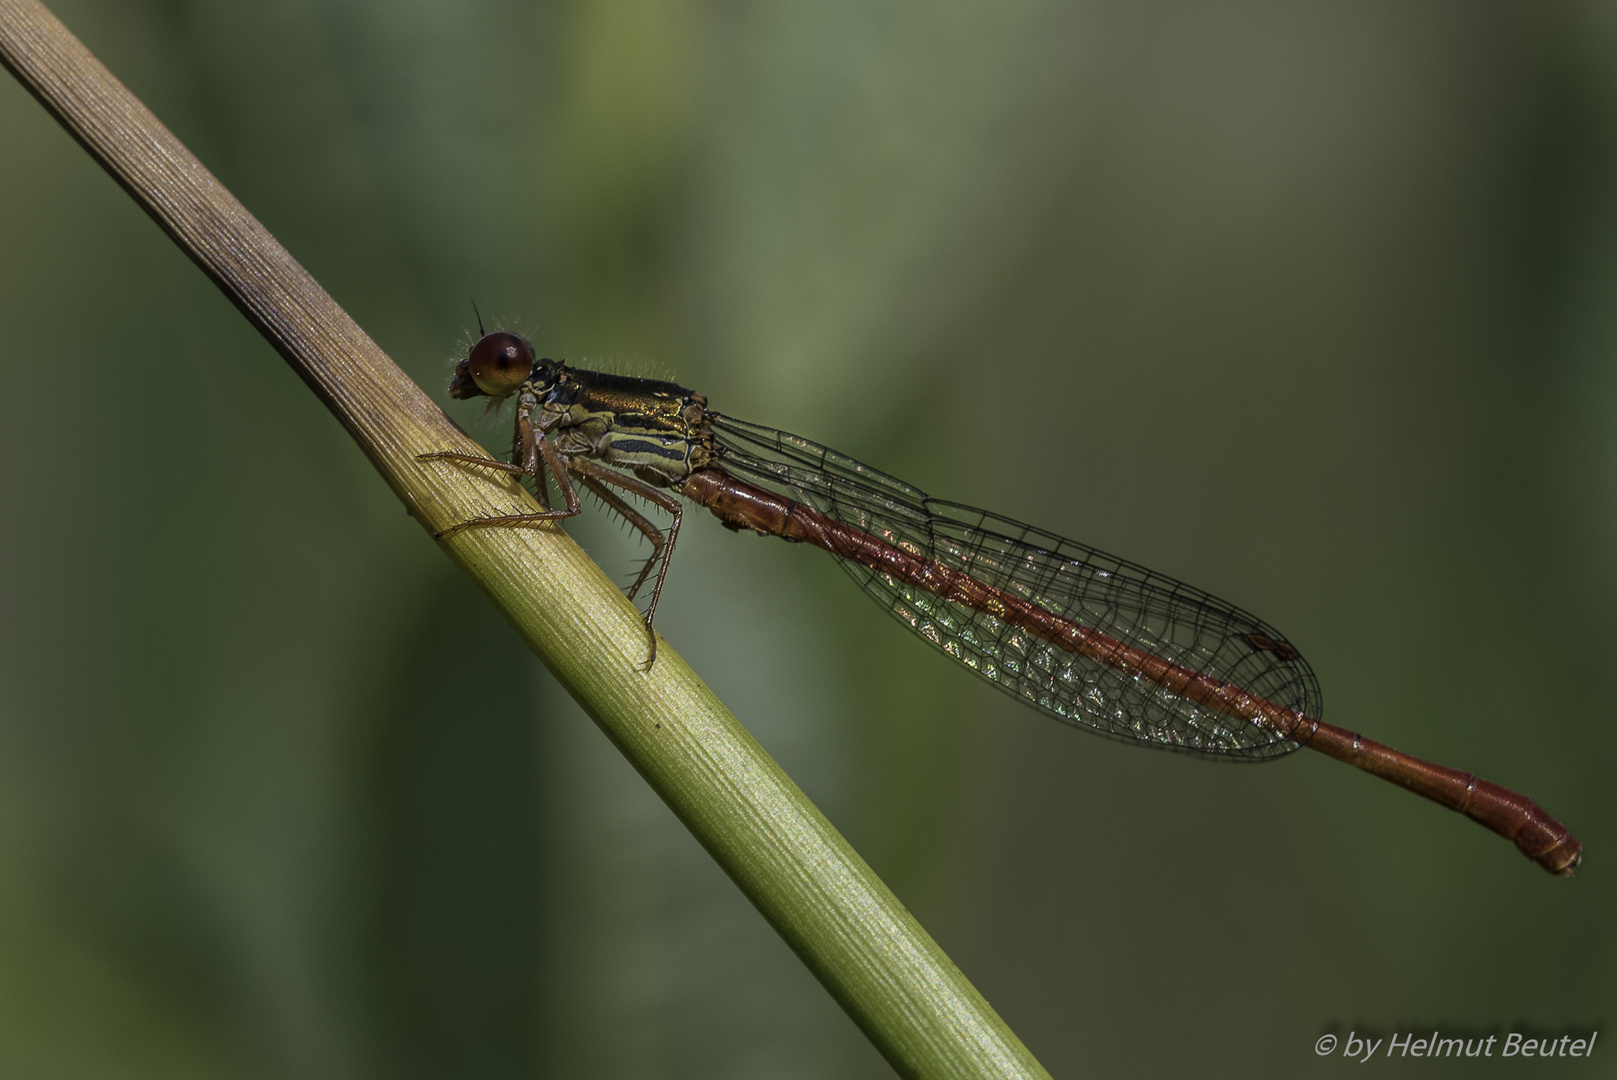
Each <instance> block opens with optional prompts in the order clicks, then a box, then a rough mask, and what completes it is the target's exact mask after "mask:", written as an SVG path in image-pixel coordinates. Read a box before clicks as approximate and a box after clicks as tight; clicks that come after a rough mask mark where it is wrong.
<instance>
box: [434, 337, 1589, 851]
mask: <svg viewBox="0 0 1617 1080" xmlns="http://www.w3.org/2000/svg"><path fill="white" fill-rule="evenodd" d="M449 393H450V396H451V397H454V398H461V399H464V398H472V397H480V396H488V397H492V398H495V399H501V400H503V399H506V398H512V397H514V398H515V402H516V427H515V431H514V433H513V439H512V449H511V460H510V461H509V462H502V461H494V460H491V459H486V458H479V457H474V456H471V455H467V454H457V453H440V454H428V455H425V457H426V458H430V459H436V460H445V461H454V462H460V463H464V464H468V465H474V466H482V467H487V468H493V469H499V470H501V471H504V472H508V473H513V474H517V475H524V476H532V477H533V478H534V479H535V494H536V496H537V498H538V499H539V502H540V504H541V506H542V507H543V509H542V510H540V511H539V512H537V513H532V514H513V515H506V516H500V517H488V518H478V519H474V520H471V521H465V522H462V523H460V524H459V525H455V526H453V527H451V528H449V529H447V530H445V531H444V532H443V533H440V534H439V535H440V536H445V535H448V534H450V533H454V532H457V531H459V530H461V529H467V528H473V527H491V526H494V527H508V526H524V525H530V524H533V523H536V522H543V521H553V520H556V519H559V518H566V517H571V516H573V515H575V514H577V513H578V512H579V509H580V501H579V496H578V488H583V489H584V490H586V491H589V492H590V493H592V494H594V495H596V496H597V497H599V498H600V499H601V501H602V502H603V503H604V504H605V505H606V506H607V507H608V508H609V509H610V510H612V511H613V512H614V513H616V514H618V515H620V516H621V517H622V518H623V519H624V520H626V521H628V522H629V524H630V525H632V526H633V527H634V528H635V529H636V530H638V531H639V532H640V534H641V535H642V536H644V537H645V538H646V540H647V541H648V542H649V543H650V544H651V548H652V552H651V556H650V558H648V559H647V561H646V564H645V566H644V567H643V568H642V569H641V571H640V573H639V575H638V576H637V577H636V579H635V581H634V583H633V584H632V585H631V586H630V587H629V589H628V590H627V591H628V594H629V597H630V598H631V599H633V598H634V596H635V595H637V594H638V593H639V591H640V589H641V588H642V587H644V585H645V584H646V582H647V580H648V578H650V575H651V573H652V571H653V570H655V571H656V577H655V580H654V582H653V584H652V589H651V597H650V600H649V602H648V604H647V608H646V613H645V625H646V629H647V636H648V638H649V640H650V646H649V649H648V659H647V661H646V665H647V667H648V668H649V666H650V665H651V663H652V662H654V660H655V658H656V635H655V633H653V632H652V631H651V625H652V620H653V618H654V616H655V614H656V610H657V601H658V599H659V598H660V596H661V595H662V587H663V583H664V581H665V579H666V578H667V574H668V567H669V562H670V560H671V557H672V555H673V552H674V547H675V543H676V541H677V540H678V537H679V530H680V525H681V523H682V522H683V520H684V515H683V504H682V502H681V501H680V500H681V498H684V499H686V500H689V501H690V502H693V503H695V504H697V505H699V506H703V507H706V508H707V509H708V510H709V511H711V512H712V513H713V514H714V516H716V517H717V518H718V519H719V520H720V522H722V523H723V524H724V525H725V526H726V527H728V528H730V529H734V530H737V531H741V530H747V531H751V532H756V533H759V534H762V535H765V536H778V537H780V538H782V539H785V540H792V541H797V542H800V543H803V544H807V545H810V546H813V547H817V548H820V549H821V550H824V551H827V552H830V553H831V554H833V555H835V556H836V557H837V558H838V559H839V560H840V561H841V563H842V566H843V567H844V568H845V569H846V570H847V571H848V572H849V574H850V575H851V576H852V577H853V578H854V580H855V581H857V582H858V583H859V585H860V586H861V587H862V588H863V589H864V590H865V591H866V592H867V593H869V594H870V595H871V596H872V597H874V598H875V599H876V600H877V602H879V603H880V604H881V605H882V606H883V607H884V608H886V609H887V610H888V611H889V612H890V613H892V614H893V615H894V616H896V617H897V618H898V619H899V620H900V621H901V622H903V623H904V624H905V625H906V626H907V627H909V628H910V629H911V630H913V631H914V632H915V633H916V634H917V635H919V636H920V637H921V638H922V639H923V640H925V641H927V642H928V643H929V644H931V645H932V646H933V647H935V648H937V649H938V650H940V651H942V652H943V653H945V654H946V655H948V656H949V657H951V658H952V659H954V660H955V661H957V662H959V663H960V664H962V665H964V666H965V667H966V668H967V669H969V670H970V671H972V672H973V673H975V674H976V675H978V676H980V677H981V678H983V679H985V680H987V681H988V682H990V683H992V684H993V685H994V686H996V687H998V688H999V689H1001V690H1003V691H1005V692H1006V693H1009V694H1011V695H1012V696H1014V697H1016V698H1017V699H1018V700H1020V701H1022V702H1023V703H1024V704H1027V705H1029V706H1031V707H1033V708H1035V709H1038V710H1039V711H1040V712H1043V713H1045V714H1047V715H1049V716H1052V717H1054V718H1055V719H1057V720H1060V721H1062V722H1063V723H1067V724H1071V725H1073V726H1075V727H1082V728H1085V729H1087V730H1090V731H1094V732H1097V733H1099V734H1102V735H1106V736H1109V737H1111V738H1116V739H1123V740H1126V741H1130V742H1133V743H1135V744H1138V745H1144V746H1154V747H1160V748H1165V749H1171V750H1180V751H1185V752H1188V753H1194V754H1201V755H1205V756H1209V757H1216V758H1221V759H1224V760H1248V761H1262V760H1269V759H1272V758H1275V757H1279V756H1281V755H1284V754H1287V753H1289V752H1291V751H1293V750H1296V749H1298V748H1299V747H1303V746H1307V747H1310V748H1312V749H1314V750H1318V751H1321V752H1323V753H1325V754H1327V755H1329V756H1331V757H1334V758H1337V759H1338V760H1341V761H1345V762H1348V763H1349V764H1352V765H1355V766H1357V767H1358V768H1361V769H1364V770H1365V771H1367V772H1370V773H1373V774H1375V775H1377V776H1381V777H1383V778H1384V779H1387V780H1391V781H1392V782H1393V783H1396V784H1398V785H1400V786H1402V787H1405V788H1407V789H1409V790H1411V791H1414V792H1416V793H1417V794H1420V795H1424V796H1426V797H1427V798H1430V799H1433V800H1434V801H1436V802H1439V803H1442V804H1443V805H1445V806H1448V807H1450V808H1451V809H1454V810H1458V811H1460V812H1461V813H1464V814H1465V815H1467V816H1468V817H1470V818H1471V819H1472V820H1474V821H1477V822H1479V823H1481V824H1483V825H1485V826H1487V827H1488V828H1490V829H1492V830H1493V831H1495V832H1497V833H1499V834H1500V835H1502V836H1505V837H1506V838H1508V839H1510V840H1512V841H1513V842H1514V843H1515V844H1516V846H1517V848H1518V849H1519V850H1520V851H1521V852H1522V853H1523V854H1524V855H1526V856H1527V857H1528V858H1530V859H1533V860H1534V861H1536V862H1538V863H1539V864H1540V865H1542V866H1543V867H1544V868H1545V869H1547V870H1549V871H1550V872H1552V873H1556V874H1569V873H1571V872H1572V870H1573V868H1575V867H1576V866H1577V864H1578V861H1579V859H1580V851H1581V845H1580V844H1579V843H1578V841H1577V840H1576V839H1574V838H1573V837H1572V836H1571V834H1570V833H1569V832H1568V831H1567V830H1566V828H1565V827H1564V826H1563V825H1561V824H1560V823H1559V822H1557V821H1556V820H1555V819H1554V818H1552V817H1550V816H1549V815H1548V814H1546V813H1544V812H1543V811H1542V810H1540V809H1539V808H1538V807H1537V806H1536V805H1535V804H1534V803H1533V801H1532V800H1531V799H1528V798H1527V797H1525V796H1523V795H1518V794H1516V793H1515V792H1512V791H1509V790H1508V789H1505V788H1502V787H1499V786H1498V785H1495V784H1490V783H1488V782H1487V781H1484V780H1479V779H1478V778H1477V777H1475V776H1473V775H1471V774H1470V773H1465V772H1460V771H1458V770H1455V769H1449V768H1445V767H1443V766H1440V765H1433V764H1431V763H1429V762H1425V761H1421V760H1419V759H1417V758H1412V757H1410V756H1409V755H1407V754H1403V753H1400V752H1399V751H1397V750H1393V749H1392V748H1390V747H1387V746H1383V745H1381V744H1380V743H1376V742H1372V741H1371V740H1369V739H1365V738H1363V737H1361V736H1359V735H1357V734H1355V733H1354V732H1351V731H1347V730H1345V729H1343V728H1339V727H1334V726H1332V725H1330V724H1326V723H1324V722H1323V721H1322V720H1321V719H1320V716H1321V713H1322V702H1321V699H1320V692H1319V684H1318V682H1317V681H1316V679H1315V678H1314V673H1313V670H1312V669H1311V668H1310V667H1309V666H1308V662H1307V661H1306V660H1304V659H1303V657H1302V654H1301V653H1300V652H1299V651H1298V649H1297V647H1296V646H1295V645H1293V644H1292V643H1291V642H1290V641H1288V640H1287V639H1286V638H1285V636H1284V635H1283V634H1281V633H1280V631H1278V630H1277V629H1275V628H1274V627H1273V626H1270V625H1269V624H1268V623H1266V622H1264V621H1263V620H1261V619H1259V618H1257V617H1256V616H1255V615H1252V614H1250V613H1249V612H1246V611H1244V610H1242V609H1241V608H1238V607H1236V606H1235V605H1233V604H1230V603H1227V602H1226V601H1223V600H1220V599H1218V598H1217V597H1215V596H1212V595H1209V594H1208V593H1205V592H1203V591H1201V590H1200V589H1197V588H1195V587H1193V586H1190V585H1187V584H1185V583H1184V582H1181V581H1177V580H1175V579H1173V578H1171V577H1168V576H1167V575H1164V574H1158V573H1156V572H1155V571H1152V570H1149V569H1147V568H1145V567H1143V566H1140V565H1138V564H1137V563H1132V562H1129V561H1128V560H1126V559H1119V558H1117V557H1115V556H1112V555H1108V554H1106V553H1105V552H1102V551H1098V550H1096V549H1095V548H1092V547H1089V546H1087V545H1085V544H1081V543H1078V542H1077V541H1074V540H1068V539H1066V538H1064V537H1061V536H1057V535H1055V534H1054V533H1049V532H1045V531H1044V530H1042V529H1036V528H1034V527H1033V526H1030V525H1024V524H1022V523H1021V522H1017V521H1013V520H1011V519H1010V518H1006V517H1002V516H1000V515H998V514H993V513H990V512H988V511H986V510H977V509H974V508H972V507H969V506H963V505H961V504H959V503H951V502H945V501H943V500H941V499H934V498H932V497H931V496H929V495H927V494H926V493H925V492H924V491H921V490H920V489H918V488H915V487H913V486H911V485H909V484H906V483H904V482H903V481H902V480H898V479H896V478H894V477H892V476H888V475H887V474H886V473H883V472H880V471H878V470H876V469H873V468H871V467H870V466H868V465H865V464H862V463H861V462H858V461H855V460H854V459H852V458H850V457H847V456H846V455H844V454H839V453H837V452H836V451H835V450H831V449H830V448H828V447H825V446H821V445H820V444H818V443H815V442H811V441H810V440H808V439H804V438H801V437H799V436H797V435H791V434H788V433H787V432H784V431H777V430H775V429H773V428H767V427H762V426H760V425H757V424H751V423H748V422H746V421H743V420H737V419H736V418H734V417H731V416H726V415H724V414H723V413H720V412H717V411H715V410H713V409H710V408H709V407H708V404H707V399H706V398H705V397H703V396H702V395H701V394H696V393H692V392H691V391H689V390H687V389H685V388H684V387H682V386H677V385H675V384H673V383H667V382H657V381H653V380H649V379H634V378H627V377H624V376H619V375H607V374H603V373H600V372H594V371H585V370H581V369H576V368H571V367H568V366H567V365H566V364H565V363H561V362H557V361H552V360H544V359H537V358H535V355H534V352H533V348H532V346H530V345H529V344H528V342H527V341H526V340H524V339H523V338H521V337H518V336H517V335H515V334H509V333H492V334H486V335H484V336H483V337H482V338H481V339H479V340H478V342H477V343H476V344H475V345H474V346H473V347H472V349H471V351H470V353H469V354H468V355H467V357H466V358H465V359H464V360H461V361H460V363H459V364H458V365H457V366H456V369H455V376H454V380H453V381H452V382H451V384H450V388H449ZM547 475H548V477H550V478H552V479H554V481H555V485H556V490H557V491H558V492H559V493H560V495H561V499H562V501H563V503H564V506H562V507H561V508H552V507H551V504H550V493H549V481H548V480H547ZM620 493H627V494H629V495H633V496H636V497H638V498H642V499H644V500H646V501H647V502H649V503H651V504H652V505H654V506H657V507H659V508H661V509H662V510H664V511H666V512H667V513H668V514H669V515H670V516H671V517H672V522H671V524H670V525H669V527H668V530H667V532H666V533H664V531H663V530H662V529H660V528H658V527H657V526H656V525H655V524H654V523H653V522H651V521H650V520H648V519H647V518H646V517H645V516H644V515H643V514H641V513H640V512H639V511H638V510H636V509H635V508H634V507H633V506H631V505H629V503H627V502H625V501H624V499H623V497H622V494H620Z"/></svg>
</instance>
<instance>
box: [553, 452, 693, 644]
mask: <svg viewBox="0 0 1617 1080" xmlns="http://www.w3.org/2000/svg"><path fill="white" fill-rule="evenodd" d="M567 467H568V468H569V469H571V470H573V471H574V472H575V473H578V474H579V476H580V477H585V476H588V477H591V478H593V479H595V480H599V481H601V482H602V483H606V484H611V485H612V486H613V487H618V488H622V489H623V490H624V491H627V492H629V493H630V494H632V495H638V496H640V497H641V498H642V499H645V500H646V501H648V502H651V503H655V504H656V505H657V506H660V507H662V508H663V509H664V510H667V511H668V512H669V513H670V514H672V515H673V518H674V522H673V524H672V525H670V526H669V527H668V540H667V542H666V543H665V544H664V545H663V546H662V563H661V565H660V566H659V567H658V568H657V581H656V583H655V584H654V585H653V586H652V587H651V602H650V603H649V604H647V605H646V638H647V640H648V641H650V642H651V653H650V655H649V656H647V657H646V663H645V666H644V668H642V670H644V671H650V670H651V665H652V664H653V663H655V662H656V659H657V632H656V631H655V630H653V629H652V625H651V623H652V619H653V618H655V617H656V614H657V601H658V600H659V599H660V598H661V597H662V592H663V581H664V579H666V578H667V577H668V560H670V559H672V558H673V557H674V542H675V541H676V540H678V539H679V523H680V521H681V519H682V518H683V517H684V507H683V506H682V505H681V504H680V501H679V500H678V499H676V498H674V497H673V496H672V495H670V494H668V492H666V491H659V490H658V489H657V488H654V487H652V486H651V485H650V484H647V483H645V482H644V481H641V480H636V479H634V478H632V477H628V476H625V475H623V474H622V473H620V472H616V471H614V470H612V469H608V468H606V467H604V466H601V465H597V464H596V463H595V462H593V461H588V460H586V459H584V458H568V459H567ZM621 501H622V500H619V502H621ZM608 505H609V506H610V505H611V504H610V503H609V504H608ZM613 509H616V507H614V508H613ZM625 509H628V507H625ZM636 516H637V517H638V516H639V515H636ZM642 520H643V519H642ZM633 523H634V522H633V519H630V524H633ZM647 524H650V523H649V522H648V523H647ZM636 527H637V528H638V526H636ZM647 539H650V536H649V535H648V536H647ZM653 543H655V541H653ZM653 557H654V558H655V555H653ZM646 565H647V566H648V567H649V566H650V565H651V564H650V563H649V562H648V563H647V564H646ZM644 577H645V573H644V571H642V572H641V578H642V579H644ZM640 584H641V582H640V581H636V582H635V590H636V591H638V590H639V588H640Z"/></svg>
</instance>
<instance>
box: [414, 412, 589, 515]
mask: <svg viewBox="0 0 1617 1080" xmlns="http://www.w3.org/2000/svg"><path fill="white" fill-rule="evenodd" d="M517 432H518V434H517V438H518V440H519V441H520V444H521V451H520V456H521V458H522V463H521V464H516V463H515V462H505V461H495V460H494V459H493V458H481V457H477V456H475V455H473V454H460V453H455V452H453V451H439V452H438V453H433V454H422V455H420V456H419V457H418V458H417V460H418V461H456V462H461V463H463V464H467V465H481V466H483V467H485V468H489V469H496V470H498V471H500V472H505V473H511V474H513V475H516V476H532V477H533V478H534V479H535V481H537V484H538V486H539V487H541V488H543V487H544V484H545V476H544V471H543V470H542V469H541V468H540V463H541V462H543V463H544V465H546V466H548V467H549V468H550V471H551V473H553V474H554V475H555V477H556V487H557V488H558V489H559V490H560V491H561V496H562V499H563V500H565V502H566V504H567V506H566V508H565V509H562V510H551V509H549V505H550V500H549V498H548V497H546V498H545V500H544V504H545V506H546V509H544V510H542V511H540V512H539V513H537V514H501V515H499V516H497V517H483V518H472V519H471V520H470V521H462V522H460V523H459V524H456V525H451V526H450V527H449V528H447V529H444V530H442V531H441V532H438V533H435V534H434V535H433V539H435V540H441V539H443V538H444V537H446V536H449V535H451V534H453V533H457V532H460V531H461V530H462V529H473V528H486V527H488V526H493V525H526V524H531V523H534V522H539V521H555V520H556V519H558V518H568V517H574V516H576V515H577V514H578V512H579V510H580V509H582V508H583V504H582V503H581V502H580V501H579V498H578V492H577V491H576V490H574V488H573V483H572V480H571V479H569V478H568V476H567V458H566V457H565V456H564V455H563V454H562V453H561V451H559V450H557V449H556V448H555V447H554V446H553V445H551V442H550V440H549V439H547V438H546V437H545V436H544V434H543V433H542V432H535V431H534V429H533V425H532V424H531V423H530V422H529V421H528V419H527V417H525V416H524V417H518V419H517Z"/></svg>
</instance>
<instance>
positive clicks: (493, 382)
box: [466, 330, 533, 397]
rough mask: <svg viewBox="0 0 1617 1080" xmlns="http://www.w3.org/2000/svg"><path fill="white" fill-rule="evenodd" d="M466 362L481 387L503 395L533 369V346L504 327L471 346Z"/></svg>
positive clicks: (485, 335)
mask: <svg viewBox="0 0 1617 1080" xmlns="http://www.w3.org/2000/svg"><path fill="white" fill-rule="evenodd" d="M466 366H467V368H468V369H469V370H470V372H471V376H472V381H473V382H474V383H476V384H477V388H478V389H479V390H481V391H483V393H485V394H487V395H488V396H489V397H504V396H505V395H506V394H509V393H510V392H511V391H513V390H515V389H516V388H517V387H519V386H521V385H522V383H523V380H525V379H526V378H527V377H528V373H529V372H531V371H532V370H533V346H532V345H529V344H528V342H527V340H526V339H524V338H521V337H518V336H517V335H516V334H508V333H506V332H504V331H503V330H501V331H496V332H495V333H492V334H484V335H483V336H482V337H481V338H479V339H478V340H477V344H476V345H473V346H472V351H471V354H470V355H468V356H467V357H466Z"/></svg>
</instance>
